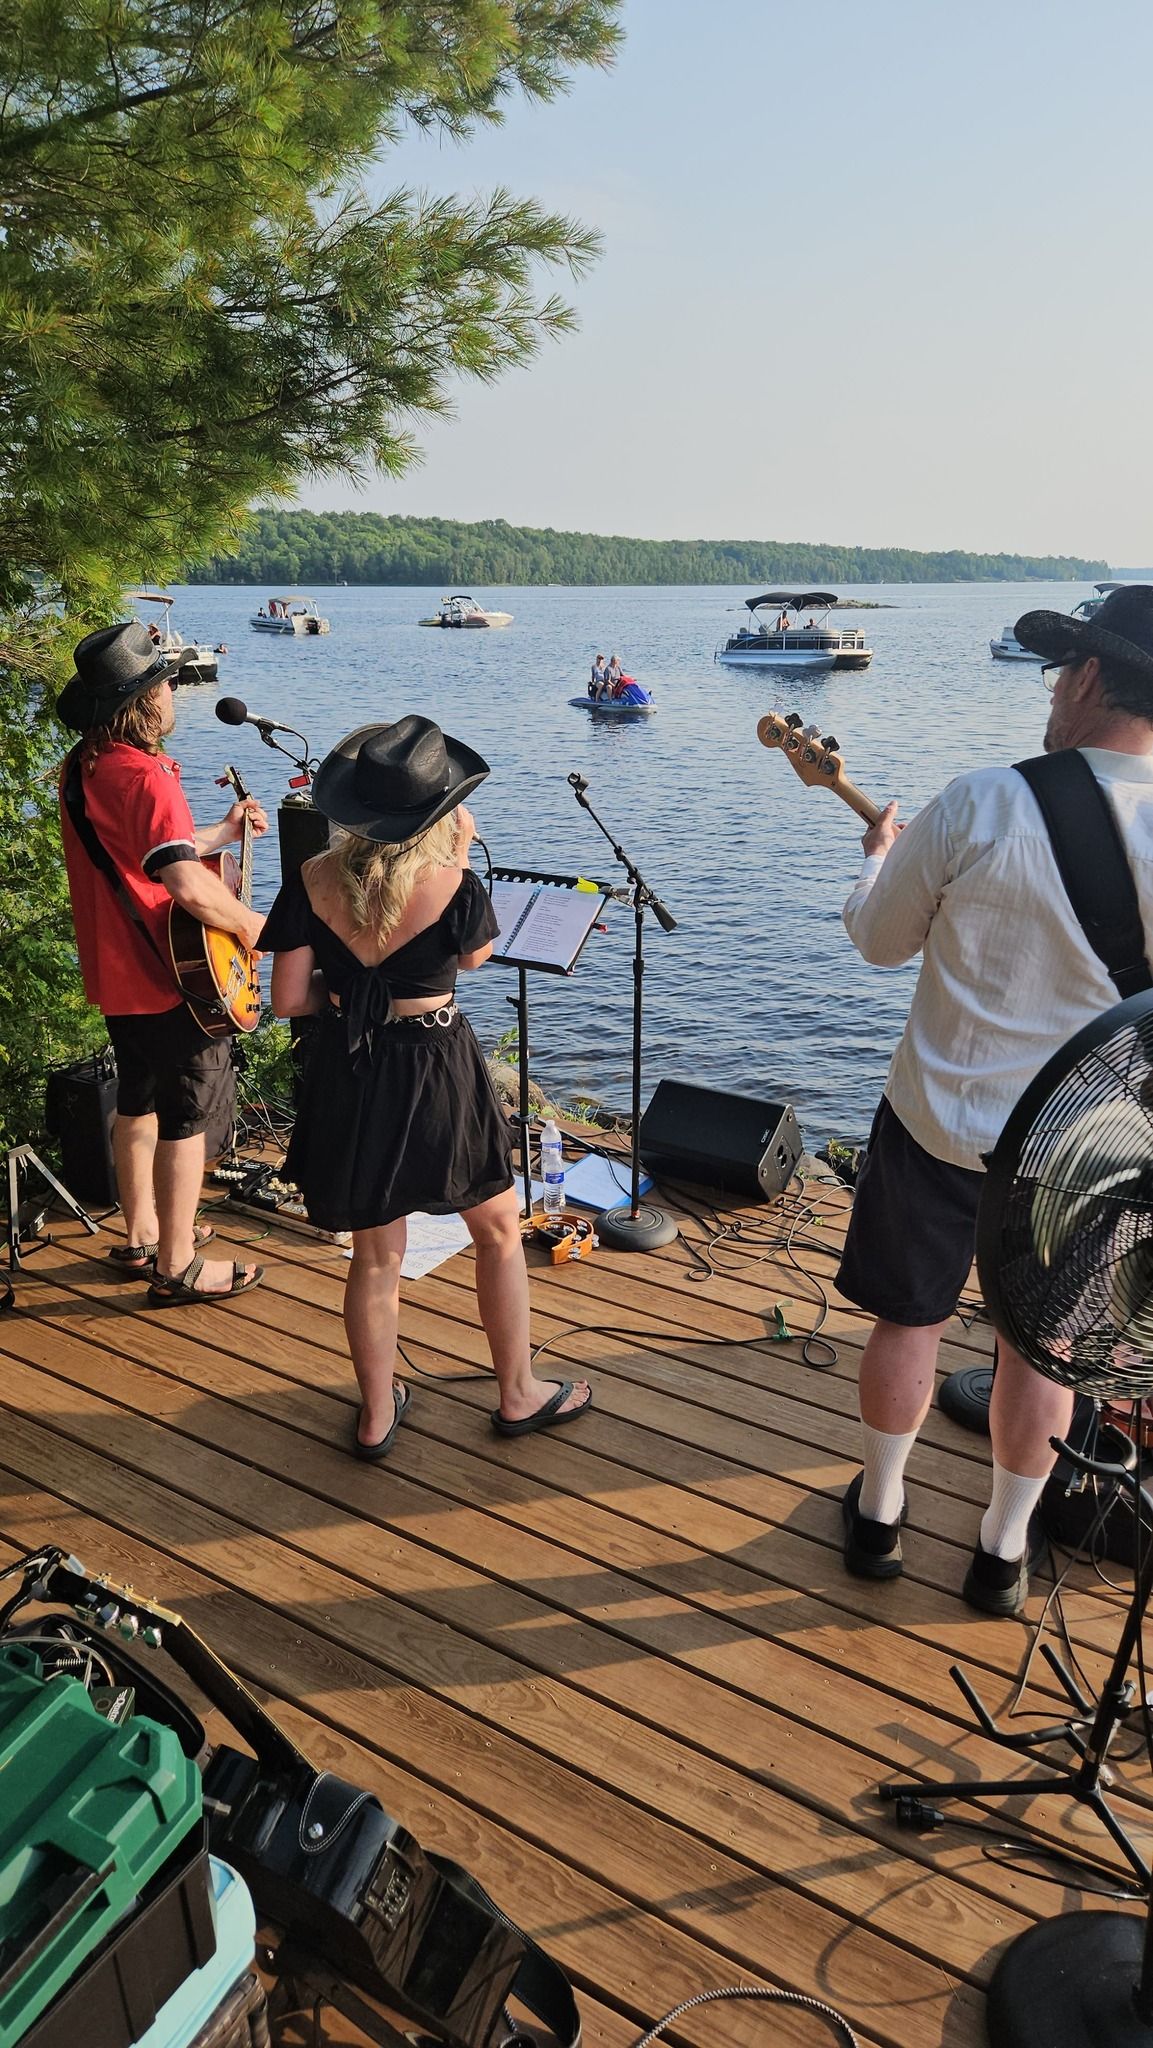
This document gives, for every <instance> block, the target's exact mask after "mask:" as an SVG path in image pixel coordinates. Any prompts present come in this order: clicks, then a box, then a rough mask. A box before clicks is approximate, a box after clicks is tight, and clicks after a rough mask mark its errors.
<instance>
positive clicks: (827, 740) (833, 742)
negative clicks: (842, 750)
mask: <svg viewBox="0 0 1153 2048" xmlns="http://www.w3.org/2000/svg"><path fill="white" fill-rule="evenodd" d="M840 744H841V743H840V741H839V739H838V738H837V737H836V734H835V733H831V732H827V733H826V734H825V737H824V739H823V740H822V741H821V745H822V746H823V747H827V748H828V750H829V752H830V754H835V753H836V752H837V750H838V748H839V747H840Z"/></svg>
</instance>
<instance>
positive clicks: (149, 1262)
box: [108, 1223, 216, 1280]
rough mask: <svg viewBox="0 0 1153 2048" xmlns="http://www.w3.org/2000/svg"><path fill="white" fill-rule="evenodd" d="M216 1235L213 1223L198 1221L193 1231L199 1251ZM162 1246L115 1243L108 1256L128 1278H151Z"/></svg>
mask: <svg viewBox="0 0 1153 2048" xmlns="http://www.w3.org/2000/svg"><path fill="white" fill-rule="evenodd" d="M215 1236H216V1232H215V1231H214V1229H213V1228H212V1225H211V1223H198V1224H197V1225H196V1226H195V1228H194V1230H193V1232H192V1242H193V1244H194V1245H195V1246H196V1249H197V1251H199V1250H200V1249H201V1247H202V1246H203V1245H206V1244H210V1243H211V1241H212V1239H213V1238H214V1237H215ZM159 1251H160V1246H159V1245H158V1244H114V1245H113V1247H112V1250H111V1251H110V1252H109V1253H108V1258H109V1260H110V1261H111V1263H112V1265H113V1266H114V1267H115V1268H116V1269H117V1271H118V1272H120V1273H122V1274H123V1276H124V1278H125V1279H126V1280H128V1279H132V1280H135V1279H137V1278H139V1279H141V1280H146V1279H151V1277H152V1273H153V1270H154V1268H155V1265H156V1260H157V1255H158V1254H159Z"/></svg>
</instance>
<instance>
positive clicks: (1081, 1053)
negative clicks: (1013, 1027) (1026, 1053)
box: [978, 994, 1153, 1399]
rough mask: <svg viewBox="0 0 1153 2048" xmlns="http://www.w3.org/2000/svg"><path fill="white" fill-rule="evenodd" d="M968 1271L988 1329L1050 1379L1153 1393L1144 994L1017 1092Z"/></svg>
mask: <svg viewBox="0 0 1153 2048" xmlns="http://www.w3.org/2000/svg"><path fill="white" fill-rule="evenodd" d="M978 1270H979V1273H980V1278H981V1284H982V1289H983V1291H984V1294H985V1297H986V1300H987V1301H988V1304H989V1309H990V1313H991V1314H992V1317H993V1321H994V1323H995V1324H996V1327H997V1329H998V1331H999V1332H1000V1334H1001V1335H1002V1336H1003V1337H1005V1338H1006V1340H1007V1341H1008V1342H1009V1343H1010V1344H1012V1345H1013V1346H1014V1348H1015V1349H1016V1350H1017V1351H1019V1352H1020V1353H1021V1355H1022V1356H1023V1357H1024V1358H1027V1359H1028V1360H1029V1363H1030V1364H1031V1365H1033V1366H1035V1367H1036V1369H1037V1370H1038V1371H1039V1372H1041V1373H1044V1374H1045V1375H1046V1377H1048V1378H1049V1379H1052V1380H1056V1381H1058V1382H1059V1383H1060V1384H1061V1385H1062V1386H1066V1387H1073V1388H1075V1389H1076V1390H1077V1391H1078V1392H1079V1393H1083V1394H1089V1395H1091V1396H1093V1397H1094V1398H1106V1397H1113V1398H1117V1397H1120V1398H1125V1399H1136V1398H1140V1397H1142V1396H1144V1395H1146V1394H1153V994H1143V995H1140V996H1135V997H1131V998H1130V999H1129V1001H1128V1002H1125V1003H1120V1004H1118V1005H1117V1006H1116V1007H1115V1008H1114V1009H1112V1010H1110V1011H1108V1012H1106V1014H1105V1016H1104V1017H1103V1018H1101V1019H1099V1020H1098V1022H1097V1023H1096V1024H1094V1025H1092V1026H1090V1027H1089V1028H1088V1029H1087V1030H1086V1031H1083V1032H1081V1033H1079V1034H1078V1036H1077V1037H1076V1038H1074V1039H1073V1040H1071V1041H1070V1043H1069V1045H1067V1046H1066V1047H1065V1048H1064V1049H1063V1051H1062V1052H1061V1053H1058V1055H1057V1056H1056V1058H1055V1059H1054V1060H1051V1061H1050V1062H1049V1064H1048V1066H1047V1067H1046V1068H1045V1069H1044V1070H1043V1072H1042V1073H1041V1074H1040V1075H1038V1077H1037V1080H1036V1081H1035V1082H1034V1083H1033V1084H1032V1086H1031V1087H1030V1088H1029V1089H1027V1090H1026V1093H1025V1095H1024V1096H1023V1097H1022V1099H1021V1102H1020V1103H1019V1104H1018V1106H1017V1109H1016V1110H1015V1111H1014V1112H1013V1115H1012V1116H1011V1117H1010V1119H1009V1122H1008V1124H1007V1125H1006V1127H1005V1132H1004V1134H1003V1136H1002V1138H1001V1140H1000V1142H999V1144H998V1146H997V1149H996V1151H995V1153H994V1155H993V1158H992V1160H991V1162H990V1168H989V1177H988V1181H987V1184H986V1188H985V1191H984V1194H983V1197H982V1204H981V1216H980V1218H979V1220H978Z"/></svg>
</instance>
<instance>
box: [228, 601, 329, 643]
mask: <svg viewBox="0 0 1153 2048" xmlns="http://www.w3.org/2000/svg"><path fill="white" fill-rule="evenodd" d="M248 623H249V625H250V626H252V627H253V628H254V629H255V630H256V632H258V633H298V634H299V633H327V632H328V631H329V624H328V620H327V619H322V618H321V616H320V613H319V612H318V611H317V609H316V601H315V599H314V598H311V597H270V598H269V600H268V604H267V606H265V605H262V606H261V608H260V610H259V611H258V612H257V613H256V614H255V616H254V617H253V618H251V619H250V620H249V621H248Z"/></svg>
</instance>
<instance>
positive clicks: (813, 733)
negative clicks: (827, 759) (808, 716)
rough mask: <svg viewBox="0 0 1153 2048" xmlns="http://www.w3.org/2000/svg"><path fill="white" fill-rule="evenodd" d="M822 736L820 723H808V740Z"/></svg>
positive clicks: (806, 732)
mask: <svg viewBox="0 0 1153 2048" xmlns="http://www.w3.org/2000/svg"><path fill="white" fill-rule="evenodd" d="M820 737H821V728H820V726H819V725H807V726H806V727H805V738H806V739H807V740H819V739H820Z"/></svg>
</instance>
